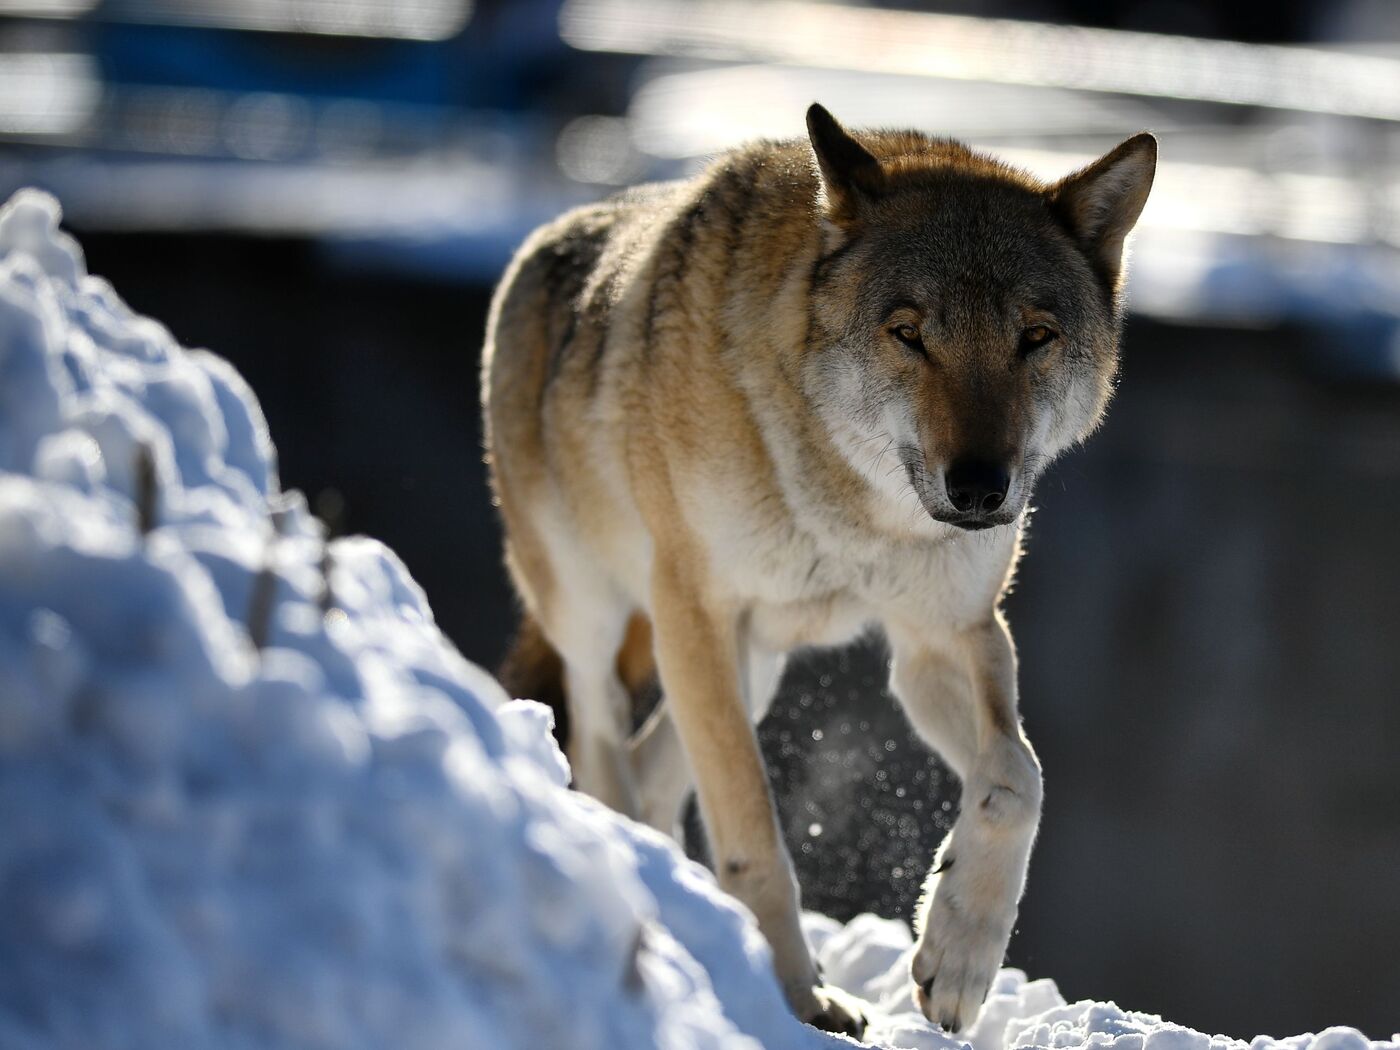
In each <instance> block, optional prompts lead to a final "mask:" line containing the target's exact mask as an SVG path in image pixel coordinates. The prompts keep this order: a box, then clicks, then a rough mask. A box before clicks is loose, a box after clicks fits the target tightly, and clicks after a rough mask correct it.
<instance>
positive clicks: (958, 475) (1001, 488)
mask: <svg viewBox="0 0 1400 1050" xmlns="http://www.w3.org/2000/svg"><path fill="white" fill-rule="evenodd" d="M943 484H944V487H945V488H946V489H947V490H948V500H949V502H951V503H952V504H953V508H954V509H955V510H957V511H958V512H959V513H961V514H974V515H981V514H990V513H992V512H993V511H994V510H996V509H997V508H998V507H1000V506H1001V505H1002V504H1003V503H1004V502H1006V492H1007V490H1008V489H1009V488H1010V487H1011V475H1010V473H1009V472H1008V471H1007V469H1006V468H1005V467H1004V466H1002V465H1001V464H999V463H988V462H986V461H984V460H975V459H972V460H967V459H965V460H962V461H960V462H957V463H954V464H953V465H952V466H951V467H949V468H948V471H947V473H946V474H945V475H944V477H943Z"/></svg>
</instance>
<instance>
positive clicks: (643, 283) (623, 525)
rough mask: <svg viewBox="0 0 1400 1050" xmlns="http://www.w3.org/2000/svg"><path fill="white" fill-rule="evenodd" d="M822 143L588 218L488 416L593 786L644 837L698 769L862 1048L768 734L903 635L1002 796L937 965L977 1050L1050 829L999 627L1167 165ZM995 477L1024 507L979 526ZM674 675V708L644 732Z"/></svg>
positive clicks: (1105, 385)
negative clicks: (789, 852)
mask: <svg viewBox="0 0 1400 1050" xmlns="http://www.w3.org/2000/svg"><path fill="white" fill-rule="evenodd" d="M809 130H810V133H811V142H810V143H808V142H778V143H774V142H761V143H756V144H754V145H752V146H749V147H747V148H745V149H741V150H737V151H735V152H733V153H731V154H728V155H726V156H725V157H723V158H721V159H720V160H719V161H717V162H716V163H715V164H714V165H712V166H711V167H710V168H709V169H708V170H707V171H705V172H704V173H703V174H701V175H700V176H698V177H697V178H695V179H693V180H689V181H686V182H678V183H671V184H664V185H658V186H651V187H642V188H639V189H637V190H634V191H631V192H629V193H626V194H623V195H622V196H620V197H618V198H615V199H613V200H611V201H605V202H603V203H600V204H597V205H592V206H589V207H586V208H582V209H579V210H577V211H575V212H572V213H570V214H568V215H566V216H564V217H562V218H561V219H559V220H558V221H557V222H555V223H553V224H551V225H549V226H546V227H544V228H542V229H541V230H539V231H537V232H536V233H535V234H534V235H533V236H532V237H531V238H530V240H529V241H528V242H527V243H526V244H525V246H524V247H523V248H522V249H521V251H520V253H519V254H518V255H517V257H516V260H515V261H514V263H513V264H512V266H511V269H510V270H509V271H508V272H507V274H506V276H505V277H504V279H503V281H502V284H501V288H500V290H499V292H498V294H497V297H496V300H495V302H494V304H493V309H492V316H491V320H490V325H489V331H488V342H487V348H486V355H485V364H484V369H483V377H482V391H483V398H484V402H485V411H486V418H487V426H488V436H487V444H488V450H489V456H490V461H491V464H492V477H493V483H494V486H495V491H496V495H497V497H498V500H499V503H500V507H501V513H502V516H503V518H504V520H505V525H506V533H507V555H506V556H507V563H508V565H509V567H510V570H511V574H512V577H513V578H514V580H515V582H516V585H517V587H518V589H519V591H520V594H521V597H522V599H523V601H524V603H525V605H526V608H527V610H528V612H529V615H530V617H531V618H532V619H533V621H534V623H537V624H538V635H536V634H535V633H534V631H535V629H534V628H533V627H527V633H526V634H525V635H523V636H522V638H523V644H522V647H521V648H520V650H518V653H519V655H518V656H517V657H516V658H515V663H516V664H517V665H527V666H533V667H535V668H537V669H540V670H554V671H555V672H556V673H555V674H553V675H552V676H551V675H544V676H543V677H540V678H538V680H537V681H536V682H535V683H534V684H535V685H537V687H538V688H540V689H541V690H547V689H552V688H553V687H554V686H556V685H557V684H558V678H559V675H560V674H562V676H563V679H564V681H565V683H566V692H567V694H568V696H567V699H568V704H569V708H570V713H571V716H572V721H573V725H572V728H571V732H570V741H569V753H570V759H571V762H572V763H573V766H574V770H575V776H576V779H577V781H578V783H579V785H580V786H581V787H583V788H584V789H586V790H588V791H590V792H592V793H594V794H596V795H598V796H599V797H600V798H603V799H604V800H605V801H607V802H609V803H610V804H611V805H613V806H614V807H616V808H618V809H620V810H623V811H624V812H628V813H631V814H633V815H636V816H640V817H642V818H644V819H647V820H648V821H649V822H651V823H654V824H656V825H657V826H661V827H667V826H669V825H670V823H672V822H673V821H674V819H675V816H676V809H677V804H678V799H679V797H680V794H681V793H683V791H684V789H685V787H686V785H687V784H688V782H689V770H690V769H693V770H694V772H695V780H696V787H697V790H698V794H699V801H700V808H701V812H702V814H703V816H704V820H705V824H706V828H707V830H708V832H709V834H710V837H711V839H712V852H713V854H714V856H715V860H716V868H717V873H718V877H719V879H720V882H721V884H722V885H724V886H725V887H726V888H727V889H729V890H730V891H731V892H733V893H735V894H736V895H737V896H739V897H740V898H741V899H742V900H744V901H745V903H747V904H748V905H749V907H750V908H751V909H753V911H754V913H755V915H756V916H757V918H758V921H759V925H760V928H761V929H762V931H763V933H764V934H765V936H767V938H768V940H769V943H770V944H771V945H772V947H773V951H774V960H775V966H776V968H777V971H778V974H779V976H780V977H781V978H782V980H783V984H784V987H785V989H786V990H787V993H788V996H789V998H790V999H791V1001H792V1003H793V1005H794V1008H795V1009H796V1010H797V1011H798V1012H799V1014H800V1015H802V1016H804V1017H811V1018H814V1019H817V1020H823V1021H824V1022H825V1023H827V1024H830V1025H833V1026H837V1027H847V1028H850V1029H852V1030H855V1029H858V1027H859V1023H860V1011H859V1007H858V1006H857V1005H855V1004H852V1003H849V1002H844V1001H843V1000H842V997H841V996H840V994H839V993H837V992H835V991H834V990H832V989H826V988H822V987H820V985H819V983H818V981H817V979H816V975H815V971H814V969H813V967H812V964H811V961H810V959H809V958H808V955H807V949H806V946H805V944H804V943H803V939H802V935H801V931H800V929H799V927H798V924H797V907H796V893H795V888H794V885H793V880H792V871H791V864H790V862H789V860H788V858H787V856H786V854H785V852H784V850H783V846H782V840H781V835H780V833H779V829H778V823H777V818H776V815H775V813H774V811H773V806H772V800H771V798H770V797H769V793H768V787H767V779H766V776H765V774H764V770H763V763H762V757H761V756H760V754H759V752H758V748H757V744H756V742H755V738H754V734H753V731H752V721H753V719H755V718H757V717H758V716H759V715H761V713H762V710H763V708H764V706H765V705H766V700H767V697H768V695H769V693H770V692H771V686H772V682H773V679H774V678H775V675H776V669H777V667H779V666H780V661H781V656H782V654H783V653H785V652H786V651H787V650H789V649H791V648H793V647H796V646H801V645H812V644H832V643H837V642H840V641H843V640H845V639H847V638H849V637H851V636H852V635H853V634H854V633H856V632H857V631H859V630H861V629H862V628H863V627H865V626H867V625H870V624H878V625H879V626H880V627H882V628H883V629H884V631H885V632H886V634H887V635H888V637H889V639H890V642H891V647H892V649H893V651H894V653H895V668H894V672H893V678H892V683H893V684H894V686H895V689H896V692H897V694H898V695H899V696H900V698H901V700H902V701H903V702H904V703H905V704H906V706H907V708H908V710H909V712H910V717H911V719H912V720H913V721H914V723H915V725H916V726H917V727H918V728H919V729H920V731H921V732H922V733H923V734H924V736H925V738H926V739H928V740H929V742H930V743H931V744H932V745H933V746H935V747H937V748H938V749H939V750H940V752H942V753H943V755H944V757H945V758H946V759H947V760H948V761H949V763H950V765H951V766H952V767H953V768H954V770H955V771H956V772H958V774H959V775H960V776H962V777H963V778H964V781H965V792H972V793H975V796H974V795H971V794H970V795H968V797H977V798H978V800H979V804H978V805H977V806H976V807H973V808H972V809H971V810H970V811H969V812H965V813H964V815H963V816H962V817H961V818H960V820H959V822H958V825H957V826H956V828H955V830H954V833H953V835H952V836H950V838H949V840H948V841H947V842H945V844H944V847H943V849H942V850H941V851H940V866H939V868H938V870H937V871H936V873H935V874H934V876H933V877H932V878H931V879H930V882H929V883H928V886H927V890H928V893H927V898H926V902H925V906H924V907H923V909H921V916H920V926H921V937H920V946H919V951H918V952H917V953H916V955H915V959H914V979H915V984H916V986H917V995H918V996H919V1001H920V1003H921V1005H922V1006H923V1008H924V1010H925V1012H926V1013H927V1014H928V1015H929V1016H931V1017H934V1018H935V1019H938V1020H941V1021H943V1022H944V1023H945V1024H949V1025H950V1026H951V1027H959V1026H960V1025H961V1024H963V1023H965V1022H970V1021H971V1020H972V1016H973V1015H974V1014H975V1009H976V1005H977V1004H978V1003H980V1002H981V998H982V996H983V994H984V993H985V991H986V987H987V984H988V983H989V982H990V979H991V974H992V972H993V971H994V969H995V964H996V962H997V961H998V960H999V959H1000V953H1001V950H1002V949H1003V948H1004V946H1005V943H1006V938H1007V937H1008V936H1009V935H1010V918H1014V914H1015V903H1016V900H1017V899H1018V898H1019V896H1020V892H1021V887H1022V885H1023V880H1024V874H1025V865H1026V860H1027V858H1028V856H1029V850H1030V844H1031V840H1032V838H1033V836H1034V832H1035V826H1036V822H1037V820H1038V816H1039V806H1040V778H1039V770H1038V765H1037V763H1036V761H1035V757H1034V754H1033V752H1031V750H1030V748H1029V745H1028V744H1027V743H1026V741H1025V738H1024V736H1023V735H1022V734H1021V732H1020V726H1019V719H1018V717H1017V714H1016V693H1015V656H1014V651H1013V650H1012V648H1011V643H1010V637H1009V635H1008V633H1007V631H1006V628H1005V624H1004V622H1003V621H1002V619H1001V616H1000V613H999V612H998V610H997V600H998V598H999V595H1000V594H1001V592H1002V590H1003V588H1004V587H1005V585H1006V582H1007V580H1008V579H1009V576H1010V573H1011V571H1012V566H1013V564H1014V561H1015V558H1016V555H1017V552H1018V551H1019V529H1020V523H1021V520H1022V515H1023V512H1024V509H1025V506H1026V502H1027V500H1028V498H1029V493H1030V491H1031V488H1032V486H1033V484H1034V481H1035V478H1036V477H1037V475H1038V474H1039V472H1040V470H1041V469H1043V467H1044V465H1045V464H1046V463H1047V462H1048V461H1049V460H1050V459H1051V458H1053V457H1054V456H1055V455H1057V454H1058V453H1059V452H1060V451H1062V450H1063V449H1064V448H1066V447H1067V446H1069V445H1070V444H1072V443H1074V442H1075V441H1078V440H1080V439H1081V438H1082V437H1084V435H1085V434H1087V433H1088V432H1089V431H1090V430H1091V429H1092V428H1093V427H1094V426H1095V425H1096V423H1097V421H1098V419H1099V417H1100V415H1101V413H1102V411H1103V409H1104V406H1105V405H1106V403H1107V400H1108V396H1109V392H1110V389H1111V382H1112V378H1113V376H1114V373H1115V371H1116V365H1117V343H1118V324H1119V289H1120V284H1121V274H1122V267H1121V253H1122V246H1123V238H1124V237H1125V236H1126V234H1127V232H1128V230H1129V229H1131V227H1132V224H1133V222H1134V221H1135V219H1136V217H1137V214H1138V212H1139V211H1140V210H1141V207H1142V203H1143V201H1144V200H1145V198H1146V193H1147V187H1148V186H1150V183H1151V173H1152V166H1153V164H1154V163H1155V143H1153V141H1152V140H1151V139H1150V137H1149V136H1138V137H1137V138H1135V139H1132V140H1129V141H1128V142H1126V143H1124V144H1123V146H1121V147H1119V148H1118V150H1116V151H1114V152H1113V153H1110V154H1109V155H1107V156H1106V157H1105V158H1104V159H1103V160H1101V161H1100V162H1098V163H1097V164H1096V165H1094V166H1092V167H1091V168H1089V169H1086V170H1085V171H1084V172H1082V173H1077V174H1076V175H1072V176H1070V177H1068V178H1067V179H1065V180H1062V181H1061V182H1059V183H1056V184H1053V185H1044V184H1041V183H1039V182H1038V181H1036V180H1035V179H1033V178H1031V177H1030V176H1029V175H1026V174H1025V173H1022V172H1019V171H1016V170H1014V169H1012V168H1009V167H1007V166H1006V165H1003V164H1001V163H999V162H997V161H995V160H993V159H991V158H987V157H984V156H982V155H980V154H977V153H975V152H973V151H971V150H969V149H967V148H966V147H965V146H962V145H960V144H958V143H954V142H949V141H947V140H942V139H934V138H929V137H927V136H924V135H920V134H917V133H915V132H870V133H863V134H861V135H859V136H851V135H849V134H848V133H847V132H846V131H845V130H844V129H843V128H841V127H840V125H839V124H837V123H836V121H835V120H834V119H833V118H831V116H830V115H829V114H827V113H826V111H825V110H822V109H821V108H820V107H813V109H812V111H811V112H810V113H809ZM1046 333H1048V335H1047V334H1046ZM1042 336H1044V338H1043V339H1042ZM969 465H972V466H976V467H977V468H978V470H979V471H981V473H978V474H976V476H977V477H978V478H984V477H989V476H990V477H993V478H994V479H995V480H994V481H987V482H985V483H984V482H983V481H980V480H979V481H978V482H977V484H978V485H981V486H982V487H980V488H976V489H975V490H972V491H974V496H973V497H967V498H966V499H965V498H964V497H965V496H966V491H967V490H966V486H964V485H963V484H962V482H959V481H956V480H955V479H956V478H959V477H963V476H965V475H966V474H967V471H966V470H964V468H968V469H970V467H969ZM989 465H990V466H989ZM993 467H994V468H995V469H994V470H993V469H991V468H993ZM960 471H962V472H963V473H962V474H960V473H959V472H960ZM989 471H990V473H989ZM998 471H1000V472H1001V474H1000V476H999V478H998V476H997V472H998ZM969 484H971V483H969ZM997 486H1000V487H999V488H998V487H997ZM988 493H990V495H987V494H988ZM968 499H971V502H968ZM969 508H970V509H969ZM981 529H988V530H990V531H987V532H984V533H980V534H978V533H975V532H973V531H972V530H981ZM965 530H966V531H965ZM647 624H650V627H651V630H650V632H648V631H646V630H645V627H646V625H647ZM648 635H650V637H648ZM546 641H547V644H546ZM648 649H653V650H654V653H655V665H656V669H657V671H658V672H659V675H660V679H661V682H662V684H663V691H664V694H665V697H666V701H665V703H664V704H663V705H662V707H661V708H659V709H658V711H657V712H655V713H654V714H653V715H652V716H651V718H649V719H648V721H647V723H646V725H645V726H643V727H642V729H641V731H640V732H639V733H638V734H636V735H635V736H631V729H632V717H631V715H632V712H631V704H630V702H629V688H628V687H627V686H625V685H624V682H628V683H630V686H631V687H632V692H635V686H636V683H637V681H638V680H639V678H640V677H642V676H643V675H644V674H645V673H646V672H648V671H649V670H650V666H649V663H650V662H649V660H648V659H646V650H648ZM554 651H557V652H558V653H559V654H560V655H561V656H562V660H560V661H558V662H557V663H556V662H555V661H556V658H555V657H554V656H553V655H552V653H553V652H554ZM518 671H519V668H516V669H513V670H512V671H511V673H512V674H515V675H516V677H515V678H514V681H515V682H516V683H518V684H517V687H516V688H515V690H514V691H516V692H520V691H522V689H523V690H524V691H528V689H524V687H527V686H529V685H531V684H532V683H531V681H530V679H529V678H528V676H526V675H524V674H523V671H521V672H520V673H517V672H518ZM629 736H630V737H631V739H630V740H629ZM954 851H956V852H957V861H958V863H957V864H956V865H954V864H953V863H952V861H953V853H954ZM1009 917H1010V918H1009Z"/></svg>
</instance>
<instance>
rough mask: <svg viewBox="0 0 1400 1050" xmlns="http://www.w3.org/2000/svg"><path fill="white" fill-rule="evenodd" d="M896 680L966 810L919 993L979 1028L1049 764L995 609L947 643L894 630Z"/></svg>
mask: <svg viewBox="0 0 1400 1050" xmlns="http://www.w3.org/2000/svg"><path fill="white" fill-rule="evenodd" d="M891 635H892V641H893V642H894V646H895V664H894V671H893V675H892V678H891V684H892V686H893V689H894V691H895V693H896V695H897V696H899V698H900V699H901V701H902V702H903V703H904V705H905V707H906V709H907V710H908V713H909V716H910V720H911V721H912V722H913V723H914V725H915V727H916V728H917V729H918V730H919V731H920V733H921V734H922V735H923V737H924V739H926V740H927V741H928V742H929V743H930V744H931V745H932V746H933V747H934V748H936V749H937V750H938V751H939V753H940V754H941V755H942V756H943V758H944V760H945V761H946V762H947V763H948V764H949V765H950V766H951V767H952V768H953V771H954V772H956V773H957V774H958V776H959V777H960V778H961V780H962V811H961V813H960V814H959V815H958V820H957V823H956V824H955V825H954V826H953V830H952V832H951V833H950V834H949V835H948V838H947V839H946V840H945V841H944V843H943V845H942V847H941V848H940V849H939V851H938V857H937V859H936V861H935V863H934V865H933V869H932V870H931V872H930V873H929V877H928V881H927V883H926V884H925V886H924V895H923V898H922V900H921V901H920V903H919V909H918V915H917V921H916V926H917V929H918V933H919V942H918V946H917V948H916V950H915V954H914V960H913V967H912V969H913V979H914V998H915V1001H916V1002H917V1003H918V1005H919V1008H920V1009H921V1010H922V1011H923V1012H924V1015H925V1016H926V1017H928V1018H929V1019H930V1020H931V1021H935V1022H937V1023H938V1024H941V1025H943V1026H944V1027H945V1028H948V1029H951V1030H954V1031H956V1030H960V1029H962V1028H964V1027H966V1026H968V1025H970V1024H971V1023H972V1022H973V1020H974V1019H975V1018H976V1017H977V1012H978V1010H979V1009H980V1008H981V1005H982V1000H983V999H984V998H985V997H986V994H987V990H988V989H989V988H990V987H991V983H992V979H993V978H994V977H995V976H996V972H997V969H998V967H999V966H1000V965H1001V961H1002V957H1003V956H1004V954H1005V953H1006V944H1007V941H1009V940H1010V938H1011V928H1012V926H1013V925H1014V923H1015V921H1016V907H1017V904H1018V902H1019V901H1020V899H1021V892H1022V890H1023V889H1024V888H1025V882H1026V866H1027V864H1028V863H1029V860H1030V852H1031V843H1032V842H1033V841H1034V839H1035V831H1036V826H1037V825H1038V823H1039V821H1040V798H1041V781H1040V764H1039V762H1038V761H1037V760H1036V757H1035V753H1034V752H1033V751H1032V750H1031V748H1030V745H1029V744H1028V743H1027V742H1026V738H1025V736H1024V735H1023V734H1022V733H1021V728H1020V723H1019V720H1018V718H1017V715H1016V656H1015V651H1014V649H1013V648H1012V644H1011V637H1010V635H1009V634H1008V633H1007V630H1006V625H1005V623H1004V621H1003V620H1002V619H1001V617H1000V615H999V614H997V615H995V616H994V617H993V618H991V619H990V620H989V621H988V622H987V623H985V624H984V625H982V626H980V627H977V628H975V629H972V630H970V631H966V632H963V633H962V634H959V635H958V636H956V637H955V638H954V639H952V640H951V641H950V642H949V644H947V645H946V646H941V647H937V648H932V647H928V646H924V645H919V644H914V643H910V642H908V641H906V640H904V639H902V638H900V636H899V635H898V634H897V633H896V632H894V631H892V632H891Z"/></svg>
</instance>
